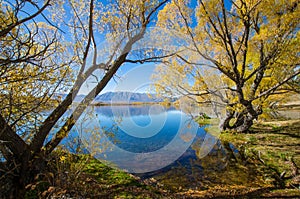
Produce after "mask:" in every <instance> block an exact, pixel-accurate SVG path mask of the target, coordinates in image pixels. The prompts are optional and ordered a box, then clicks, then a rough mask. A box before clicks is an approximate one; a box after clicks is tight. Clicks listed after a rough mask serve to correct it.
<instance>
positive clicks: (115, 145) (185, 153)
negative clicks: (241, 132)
mask: <svg viewBox="0 0 300 199" xmlns="http://www.w3.org/2000/svg"><path fill="white" fill-rule="evenodd" d="M74 131H76V132H77V133H78V135H79V137H80V138H81V142H82V143H83V145H84V147H85V148H86V149H87V150H88V151H89V152H90V153H92V154H93V155H95V157H97V158H99V159H101V160H105V161H108V162H109V163H111V164H112V165H114V166H117V167H119V168H121V169H124V170H126V171H128V172H131V173H135V174H137V175H139V176H141V177H142V178H148V177H157V178H158V179H164V178H168V179H169V178H172V179H173V181H174V183H175V181H176V180H175V179H176V178H178V179H180V182H178V183H179V184H180V183H183V182H185V180H183V177H184V178H185V179H186V184H185V185H182V186H193V187H195V186H197V184H198V183H199V180H200V179H201V176H203V171H204V170H205V169H213V170H221V169H222V168H224V167H225V166H226V160H227V158H226V151H225V150H224V148H223V146H222V145H221V144H220V142H219V140H218V138H217V137H214V136H213V135H210V134H209V133H206V131H205V126H202V127H201V126H199V125H198V124H197V123H196V122H194V121H193V119H192V118H191V117H190V116H189V115H187V114H185V113H183V112H182V111H180V110H176V109H175V108H172V107H171V108H164V107H162V106H158V105H151V106H146V105H145V106H92V107H89V109H88V111H87V112H86V113H85V114H84V116H82V117H81V118H80V120H79V121H78V122H77V124H76V128H75V129H74V130H73V134H74ZM203 158H205V161H204V162H205V164H203V163H204V162H203ZM208 158H209V160H208ZM208 161H211V162H212V164H208ZM206 167H208V168H206ZM171 176H172V177H171ZM180 186H181V185H180Z"/></svg>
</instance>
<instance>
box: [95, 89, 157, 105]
mask: <svg viewBox="0 0 300 199" xmlns="http://www.w3.org/2000/svg"><path fill="white" fill-rule="evenodd" d="M94 101H95V102H106V103H107V102H109V103H111V102H112V103H132V102H162V101H163V99H162V98H157V97H156V96H155V95H154V94H147V93H132V92H107V93H104V94H102V95H99V96H97V97H96V98H95V100H94Z"/></svg>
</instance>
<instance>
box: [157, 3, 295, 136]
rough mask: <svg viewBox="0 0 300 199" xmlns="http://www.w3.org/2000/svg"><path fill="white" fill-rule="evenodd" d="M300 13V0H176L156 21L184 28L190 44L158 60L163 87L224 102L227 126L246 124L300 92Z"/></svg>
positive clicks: (241, 129) (238, 127)
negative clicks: (191, 0) (162, 61)
mask: <svg viewBox="0 0 300 199" xmlns="http://www.w3.org/2000/svg"><path fill="white" fill-rule="evenodd" d="M299 18H300V8H299V1H297V0H292V1H285V0H280V1H272V0H263V1H262V0H251V1H250V0H230V1H225V0H206V1H202V0H199V1H198V4H197V6H194V7H193V4H190V3H188V2H186V1H182V0H174V1H172V2H170V3H168V4H167V5H166V6H165V7H164V9H163V10H161V11H160V13H159V23H158V25H159V26H163V27H170V28H173V29H176V30H177V31H178V32H180V33H181V34H182V33H184V34H185V35H186V38H185V39H186V43H187V44H186V45H185V46H181V48H182V49H181V53H177V55H176V56H173V57H172V58H170V59H168V60H166V63H168V64H166V65H164V66H162V65H161V66H159V67H158V68H157V74H161V75H164V77H165V78H164V79H160V78H159V79H158V82H157V83H158V84H157V85H159V86H158V87H157V89H158V90H159V91H161V92H162V93H164V92H166V88H169V89H168V90H169V91H171V92H174V91H180V92H181V93H183V94H184V95H189V96H197V97H196V98H194V99H196V100H198V101H199V99H200V102H210V103H214V101H216V102H218V103H221V104H222V105H223V106H224V108H225V110H226V114H225V117H223V120H222V122H221V125H220V126H221V128H222V129H224V130H225V129H234V130H236V131H238V132H245V131H247V130H248V129H249V127H251V125H252V124H253V120H255V119H257V118H258V116H259V115H261V114H262V113H263V111H264V109H265V108H268V107H269V106H270V105H271V104H273V103H274V101H276V102H279V101H281V100H283V99H284V98H286V96H288V95H289V94H291V93H293V92H294V93H295V92H296V93H297V92H298V93H299V85H300V84H299V74H300V68H299V63H300V59H299V47H300V45H299V44H300V42H299V39H300V34H299ZM170 68H172V70H170ZM177 69H178V70H177ZM176 70H177V71H180V75H181V77H182V78H179V79H178V78H174V77H175V76H176V75H178V72H177V74H176V72H175V73H172V71H176ZM197 71H198V72H197ZM206 71H208V73H206ZM176 79H178V81H177V82H176ZM184 81H185V83H184ZM162 88H163V89H162ZM216 99H217V100H216Z"/></svg>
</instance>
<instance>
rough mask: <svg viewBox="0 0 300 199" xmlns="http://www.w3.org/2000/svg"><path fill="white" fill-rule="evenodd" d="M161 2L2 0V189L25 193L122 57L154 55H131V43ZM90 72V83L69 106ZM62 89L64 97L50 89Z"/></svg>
mask: <svg viewBox="0 0 300 199" xmlns="http://www.w3.org/2000/svg"><path fill="white" fill-rule="evenodd" d="M165 3H166V1H150V0H149V1H148V0H147V1H132V0H130V1H128V0H127V1H124V0H118V1H115V2H114V3H108V4H107V5H102V4H101V3H99V2H94V1H93V0H91V1H90V2H89V3H84V2H82V1H76V0H75V1H59V0H58V1H51V0H48V1H45V2H40V3H35V1H15V2H11V1H1V3H0V5H1V10H0V23H1V30H0V38H1V41H0V45H1V55H0V65H1V71H0V77H1V80H0V92H1V93H0V94H1V96H0V98H1V105H0V109H1V114H0V127H1V130H0V155H1V162H0V173H1V176H0V179H1V183H0V185H1V196H3V197H12V198H15V197H17V198H18V197H19V198H22V197H23V194H24V190H25V187H26V185H28V184H30V183H34V181H35V180H36V179H37V176H40V174H42V173H43V172H44V171H45V167H46V164H47V160H48V156H49V154H51V153H52V151H53V150H54V149H55V148H56V147H57V146H58V144H59V143H60V141H61V140H62V139H63V138H65V137H66V136H67V135H68V133H69V131H70V130H71V128H72V127H73V126H74V124H75V123H76V120H77V119H78V118H79V117H80V115H81V114H82V113H83V111H84V110H85V108H86V105H87V104H89V103H90V102H91V101H92V100H93V99H94V98H95V97H96V96H97V95H98V94H99V93H100V92H101V91H102V90H103V88H104V87H105V86H106V85H107V83H108V82H109V80H110V79H111V78H112V77H113V76H114V74H115V73H116V72H117V70H118V69H119V68H120V67H121V66H122V65H123V64H124V63H126V62H136V63H137V62H139V61H141V62H143V61H145V60H147V61H150V60H151V59H152V58H153V59H158V58H159V57H151V55H150V56H149V53H148V54H147V55H145V56H143V53H142V51H143V49H141V50H139V56H136V55H135V53H137V50H135V51H134V52H132V49H133V47H134V45H135V44H136V43H137V42H138V41H139V40H141V39H142V38H143V36H144V34H145V33H146V30H147V28H148V26H149V24H150V23H151V21H152V20H153V18H154V16H155V14H156V12H157V10H158V9H159V8H160V7H162V6H163V5H164V4H165ZM105 37H107V38H106V41H108V42H106V43H105V42H103V40H104V39H103V38H105ZM100 44H101V45H100ZM103 46H104V47H103ZM135 49H138V48H135ZM137 58H139V60H137ZM143 59H145V60H143ZM91 77H95V79H96V80H97V82H96V84H94V87H93V88H92V89H91V90H90V92H89V93H88V94H87V95H86V97H85V98H84V99H83V100H82V101H81V102H80V104H79V105H78V106H77V107H76V108H75V109H74V110H73V111H72V112H71V113H69V114H66V112H67V110H68V108H69V107H70V105H71V104H72V101H73V98H74V97H75V96H76V95H77V93H78V92H79V90H80V88H81V87H82V85H83V84H84V82H85V81H86V80H87V79H89V78H91ZM59 92H67V95H66V97H65V98H63V99H58V98H56V97H53V96H54V95H55V93H59ZM62 118H63V120H62ZM59 122H60V123H59ZM58 123H59V124H60V125H59V128H58V129H57V127H56V129H55V130H54V126H55V125H57V124H58ZM50 134H51V136H49V135H50Z"/></svg>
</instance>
